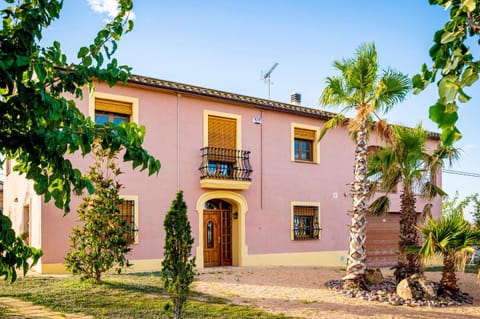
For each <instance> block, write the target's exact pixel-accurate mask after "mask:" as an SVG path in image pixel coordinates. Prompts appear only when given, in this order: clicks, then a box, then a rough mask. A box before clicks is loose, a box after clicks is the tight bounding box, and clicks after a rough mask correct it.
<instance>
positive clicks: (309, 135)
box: [294, 127, 316, 141]
mask: <svg viewBox="0 0 480 319" xmlns="http://www.w3.org/2000/svg"><path fill="white" fill-rule="evenodd" d="M315 133H316V132H315V131H313V130H307V129H304V128H298V127H296V128H295V132H294V134H295V138H299V139H302V140H311V141H314V140H315Z"/></svg>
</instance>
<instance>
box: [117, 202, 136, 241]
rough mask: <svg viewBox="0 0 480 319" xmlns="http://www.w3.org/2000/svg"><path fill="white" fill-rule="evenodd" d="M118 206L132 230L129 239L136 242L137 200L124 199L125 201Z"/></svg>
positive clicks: (121, 215)
mask: <svg viewBox="0 0 480 319" xmlns="http://www.w3.org/2000/svg"><path fill="white" fill-rule="evenodd" d="M117 207H118V211H119V213H120V217H122V218H123V219H124V220H125V223H126V225H127V226H128V227H129V229H130V232H129V234H128V239H129V240H130V241H131V242H134V241H135V238H136V235H137V232H138V229H137V225H136V222H135V201H134V200H123V202H122V203H121V204H120V205H118V206H117Z"/></svg>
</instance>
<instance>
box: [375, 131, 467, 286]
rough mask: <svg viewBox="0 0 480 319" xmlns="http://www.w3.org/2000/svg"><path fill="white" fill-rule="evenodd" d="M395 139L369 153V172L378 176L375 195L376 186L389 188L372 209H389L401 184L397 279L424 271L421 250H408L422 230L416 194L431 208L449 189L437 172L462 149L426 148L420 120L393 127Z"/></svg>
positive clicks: (424, 133)
mask: <svg viewBox="0 0 480 319" xmlns="http://www.w3.org/2000/svg"><path fill="white" fill-rule="evenodd" d="M393 132H394V137H395V138H394V139H393V140H392V141H391V143H390V145H388V146H386V147H384V148H382V149H381V150H379V151H377V152H376V153H374V154H373V155H372V156H371V157H369V171H368V175H369V176H375V177H377V179H376V180H375V181H374V182H373V186H372V188H371V189H372V192H371V194H370V195H371V196H372V195H373V194H374V191H375V190H376V189H381V190H382V191H384V192H385V194H384V195H383V196H380V197H378V198H377V199H376V200H375V201H374V202H373V203H372V204H371V205H370V212H371V213H373V214H374V215H379V214H385V213H388V210H389V196H388V195H389V194H390V193H391V192H393V191H394V190H395V189H397V187H398V186H399V185H401V186H402V187H401V195H400V238H399V254H398V261H397V265H396V267H395V268H396V270H395V277H396V280H397V282H400V281H401V280H402V279H404V278H407V277H409V276H410V275H412V274H420V273H421V260H420V257H419V255H418V254H416V253H408V252H407V248H408V247H409V246H413V245H418V241H419V234H418V232H417V231H416V228H415V227H416V225H417V210H416V196H417V195H422V196H425V197H426V198H427V204H426V207H425V208H424V209H423V211H428V208H429V207H430V201H431V200H432V199H433V198H434V197H435V196H437V195H439V196H444V195H446V194H445V192H444V191H443V190H442V189H441V188H440V187H439V186H438V185H436V178H435V176H437V175H438V172H439V171H440V170H441V168H442V166H443V165H444V162H445V160H449V161H450V163H451V161H453V160H454V159H456V158H457V157H458V152H457V150H456V149H454V148H452V147H445V146H443V145H439V146H438V147H437V148H436V149H435V151H433V153H432V154H429V153H428V152H427V149H426V142H427V139H428V135H427V132H425V131H424V130H423V128H422V126H421V124H419V125H418V126H417V127H416V128H406V127H398V126H396V127H393Z"/></svg>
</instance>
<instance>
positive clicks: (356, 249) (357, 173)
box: [343, 121, 367, 290]
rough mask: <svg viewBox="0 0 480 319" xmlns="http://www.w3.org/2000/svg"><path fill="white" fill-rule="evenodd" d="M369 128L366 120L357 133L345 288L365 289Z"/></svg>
mask: <svg viewBox="0 0 480 319" xmlns="http://www.w3.org/2000/svg"><path fill="white" fill-rule="evenodd" d="M366 176H367V128H366V121H363V123H362V124H361V126H360V129H359V130H358V132H357V135H356V147H355V164H354V180H353V183H352V189H351V192H352V198H353V203H352V213H351V215H352V224H351V225H350V237H349V248H348V257H347V271H346V276H345V277H344V278H343V279H344V288H345V289H350V290H351V289H365V288H366V284H365V269H366V268H367V265H366V257H367V255H366V248H365V240H366V234H367V230H366V212H367V205H366V199H367V178H366Z"/></svg>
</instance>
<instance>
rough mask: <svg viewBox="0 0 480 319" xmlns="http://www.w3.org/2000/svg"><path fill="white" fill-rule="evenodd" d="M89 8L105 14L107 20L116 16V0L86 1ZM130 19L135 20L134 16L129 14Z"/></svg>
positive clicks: (131, 13)
mask: <svg viewBox="0 0 480 319" xmlns="http://www.w3.org/2000/svg"><path fill="white" fill-rule="evenodd" d="M88 4H89V6H90V8H91V9H92V10H93V11H94V12H97V13H101V14H106V15H107V16H108V17H109V18H114V17H115V16H116V15H117V14H118V1H117V0H88ZM129 18H130V19H135V14H134V13H133V12H130V14H129Z"/></svg>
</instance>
